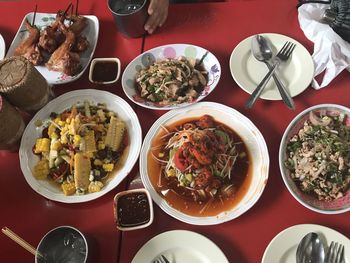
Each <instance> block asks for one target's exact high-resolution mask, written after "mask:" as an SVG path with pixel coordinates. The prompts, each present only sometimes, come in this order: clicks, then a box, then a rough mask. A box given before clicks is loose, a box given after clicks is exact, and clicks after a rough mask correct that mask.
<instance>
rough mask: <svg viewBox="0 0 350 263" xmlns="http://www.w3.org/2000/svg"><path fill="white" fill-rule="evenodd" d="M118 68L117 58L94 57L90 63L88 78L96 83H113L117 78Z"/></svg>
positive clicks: (119, 65)
mask: <svg viewBox="0 0 350 263" xmlns="http://www.w3.org/2000/svg"><path fill="white" fill-rule="evenodd" d="M120 69H121V64H120V60H119V59H118V58H94V59H93V60H92V61H91V65H90V71H89V80H90V81H91V82H92V83H96V84H113V83H115V82H117V80H118V79H119V76H120Z"/></svg>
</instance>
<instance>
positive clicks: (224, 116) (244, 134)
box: [140, 102, 270, 225]
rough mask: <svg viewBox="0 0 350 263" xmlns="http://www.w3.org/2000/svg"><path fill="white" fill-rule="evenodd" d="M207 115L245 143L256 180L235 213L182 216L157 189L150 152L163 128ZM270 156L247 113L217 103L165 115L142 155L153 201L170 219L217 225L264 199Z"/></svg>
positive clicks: (149, 135)
mask: <svg viewBox="0 0 350 263" xmlns="http://www.w3.org/2000/svg"><path fill="white" fill-rule="evenodd" d="M205 114H208V115H210V116H212V117H213V118H214V119H215V120H216V121H218V122H221V123H223V124H225V125H227V126H228V127H230V128H231V129H233V130H234V131H235V132H236V133H237V134H238V135H239V137H240V138H241V139H242V140H243V141H244V143H245V145H246V146H247V148H248V152H249V153H250V157H251V158H250V159H251V160H252V164H251V167H250V168H249V169H251V171H252V172H251V174H252V175H253V176H252V179H251V182H250V185H249V187H248V190H247V192H246V193H245V195H244V197H243V198H242V199H241V200H240V201H239V202H238V204H237V205H236V206H235V207H233V208H232V209H231V210H228V211H223V212H221V213H220V214H218V215H215V216H205V217H204V216H203V217H199V216H191V215H188V214H185V213H182V212H180V211H178V210H176V209H174V208H173V207H172V206H170V205H169V204H168V203H167V202H166V201H165V200H164V199H163V197H162V196H161V195H160V194H158V193H157V191H156V190H155V189H154V187H153V185H152V183H151V180H150V178H149V176H148V161H147V157H148V153H149V151H150V148H151V145H152V140H153V138H154V137H155V136H156V135H157V134H158V133H159V131H160V130H161V129H163V128H162V127H166V126H168V125H171V124H172V123H175V122H178V121H180V120H183V119H188V118H197V117H201V116H203V115H205ZM269 164H270V161H269V153H268V150H267V146H266V143H265V139H264V137H263V136H262V134H261V133H260V131H259V130H258V128H257V127H256V126H255V125H254V124H253V123H252V122H251V121H250V120H249V119H248V118H247V117H245V116H244V115H243V114H241V113H240V112H238V111H236V110H235V109H233V108H230V107H228V106H226V105H223V104H219V103H214V102H198V103H196V104H193V105H191V106H188V107H185V108H181V109H176V110H172V111H169V112H167V113H165V114H164V115H162V116H161V117H160V118H159V119H158V120H157V121H156V122H155V123H154V124H153V125H152V127H151V128H150V129H149V131H148V133H147V135H146V137H145V139H144V142H143V145H142V148H141V153H140V174H141V179H142V183H143V184H144V186H145V188H146V189H147V190H148V191H149V192H150V194H151V196H152V199H153V201H154V202H156V204H157V205H159V207H160V208H161V209H163V210H164V211H165V212H166V213H167V214H169V215H170V216H172V217H174V218H176V219H178V220H180V221H182V222H185V223H189V224H193V225H215V224H221V223H224V222H226V221H229V220H232V219H234V218H237V217H238V216H240V215H242V214H243V213H245V212H246V211H248V210H249V209H250V208H251V207H252V206H253V205H254V204H255V203H256V202H257V201H258V199H259V198H260V196H261V194H262V193H263V191H264V188H265V185H266V183H267V179H268V175H269Z"/></svg>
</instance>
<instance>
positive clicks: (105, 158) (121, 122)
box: [19, 90, 142, 203]
mask: <svg viewBox="0 0 350 263" xmlns="http://www.w3.org/2000/svg"><path fill="white" fill-rule="evenodd" d="M141 140H142V132H141V127H140V123H139V120H138V118H137V116H136V114H135V112H134V111H133V110H132V108H131V107H130V106H129V104H128V103H127V102H125V101H124V100H123V99H122V98H120V97H118V96H116V95H114V94H111V93H109V92H106V91H99V90H78V91H72V92H68V93H66V94H63V95H62V96H60V97H58V98H56V99H54V100H53V101H51V102H50V103H49V104H47V105H46V106H45V107H44V108H43V109H42V110H40V111H39V112H38V113H37V114H36V115H35V116H34V118H33V119H32V120H31V121H30V122H29V124H28V126H27V127H26V129H25V132H24V134H23V137H22V141H21V146H20V151H19V153H20V163H21V169H22V172H23V174H24V176H25V179H26V180H27V182H28V183H29V185H30V186H31V187H32V188H33V190H35V191H36V192H38V193H39V194H41V195H43V196H44V197H46V198H48V199H51V200H55V201H60V202H66V203H77V202H85V201H89V200H93V199H96V198H98V197H100V196H102V195H103V194H105V193H107V192H108V191H110V190H112V189H113V188H114V187H116V186H117V185H118V184H119V183H120V182H121V181H122V180H123V179H124V178H125V177H126V176H127V175H128V173H129V172H130V170H131V169H132V168H133V166H134V164H135V162H136V160H137V158H138V154H139V151H140V147H141Z"/></svg>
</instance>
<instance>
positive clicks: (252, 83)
mask: <svg viewBox="0 0 350 263" xmlns="http://www.w3.org/2000/svg"><path fill="white" fill-rule="evenodd" d="M260 35H263V36H264V37H266V38H267V39H268V40H269V41H270V43H271V44H272V49H273V54H277V53H278V51H279V50H280V48H282V46H283V45H284V43H285V42H286V41H291V42H293V43H296V44H297V45H296V47H295V49H294V51H293V54H292V57H291V58H290V59H289V60H288V61H287V62H286V63H284V64H281V65H280V66H279V68H278V69H277V74H278V76H279V77H280V79H281V80H282V82H283V83H284V84H285V86H286V88H287V90H288V92H289V94H290V95H291V96H292V97H294V96H297V95H298V94H300V93H301V92H303V91H304V90H305V89H306V88H307V87H308V86H309V85H310V83H311V81H312V78H313V76H314V63H313V60H312V58H311V56H310V54H309V52H308V51H307V50H306V48H305V47H304V46H303V45H302V44H300V43H299V42H298V41H296V40H295V39H292V38H290V37H287V36H284V35H280V34H273V33H266V34H260ZM252 37H253V36H250V37H248V38H246V39H244V40H243V41H242V42H240V43H239V44H238V45H237V46H236V48H235V49H234V50H233V51H232V53H231V57H230V70H231V75H232V77H233V79H234V80H235V81H236V83H237V84H238V85H239V86H240V87H241V88H242V89H243V90H244V91H246V92H248V93H249V94H251V93H252V92H253V91H254V89H255V88H256V86H257V85H258V84H259V83H260V81H261V80H262V79H263V78H264V76H265V75H266V73H267V72H268V69H267V67H266V65H265V64H264V63H262V62H260V61H258V60H256V59H255V58H254V56H253V55H252V53H251V41H252ZM260 98H262V99H266V100H281V99H282V98H281V95H280V94H279V92H278V89H277V87H276V85H275V83H274V80H273V78H271V80H270V81H269V82H268V83H267V85H266V87H265V89H264V91H263V92H262V93H261V96H260Z"/></svg>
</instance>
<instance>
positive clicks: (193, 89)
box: [136, 56, 208, 106]
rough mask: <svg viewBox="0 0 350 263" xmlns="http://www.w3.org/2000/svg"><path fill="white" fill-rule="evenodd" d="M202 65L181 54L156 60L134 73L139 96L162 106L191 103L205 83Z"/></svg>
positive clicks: (205, 77)
mask: <svg viewBox="0 0 350 263" xmlns="http://www.w3.org/2000/svg"><path fill="white" fill-rule="evenodd" d="M201 67H202V66H201V65H199V63H198V64H197V60H196V59H187V58H186V57H183V56H182V57H179V58H177V59H172V58H168V59H164V60H160V61H156V62H155V63H154V64H152V65H151V66H149V67H148V68H145V69H142V70H140V71H139V72H138V73H137V75H136V84H137V87H138V90H139V93H140V96H141V97H142V98H145V99H147V100H149V101H152V102H155V103H159V105H163V106H165V105H171V104H178V103H182V102H192V101H194V100H195V99H196V98H198V97H199V95H200V94H201V92H202V91H203V90H204V88H205V87H206V86H207V82H208V72H207V71H206V70H203V69H202V68H201Z"/></svg>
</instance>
